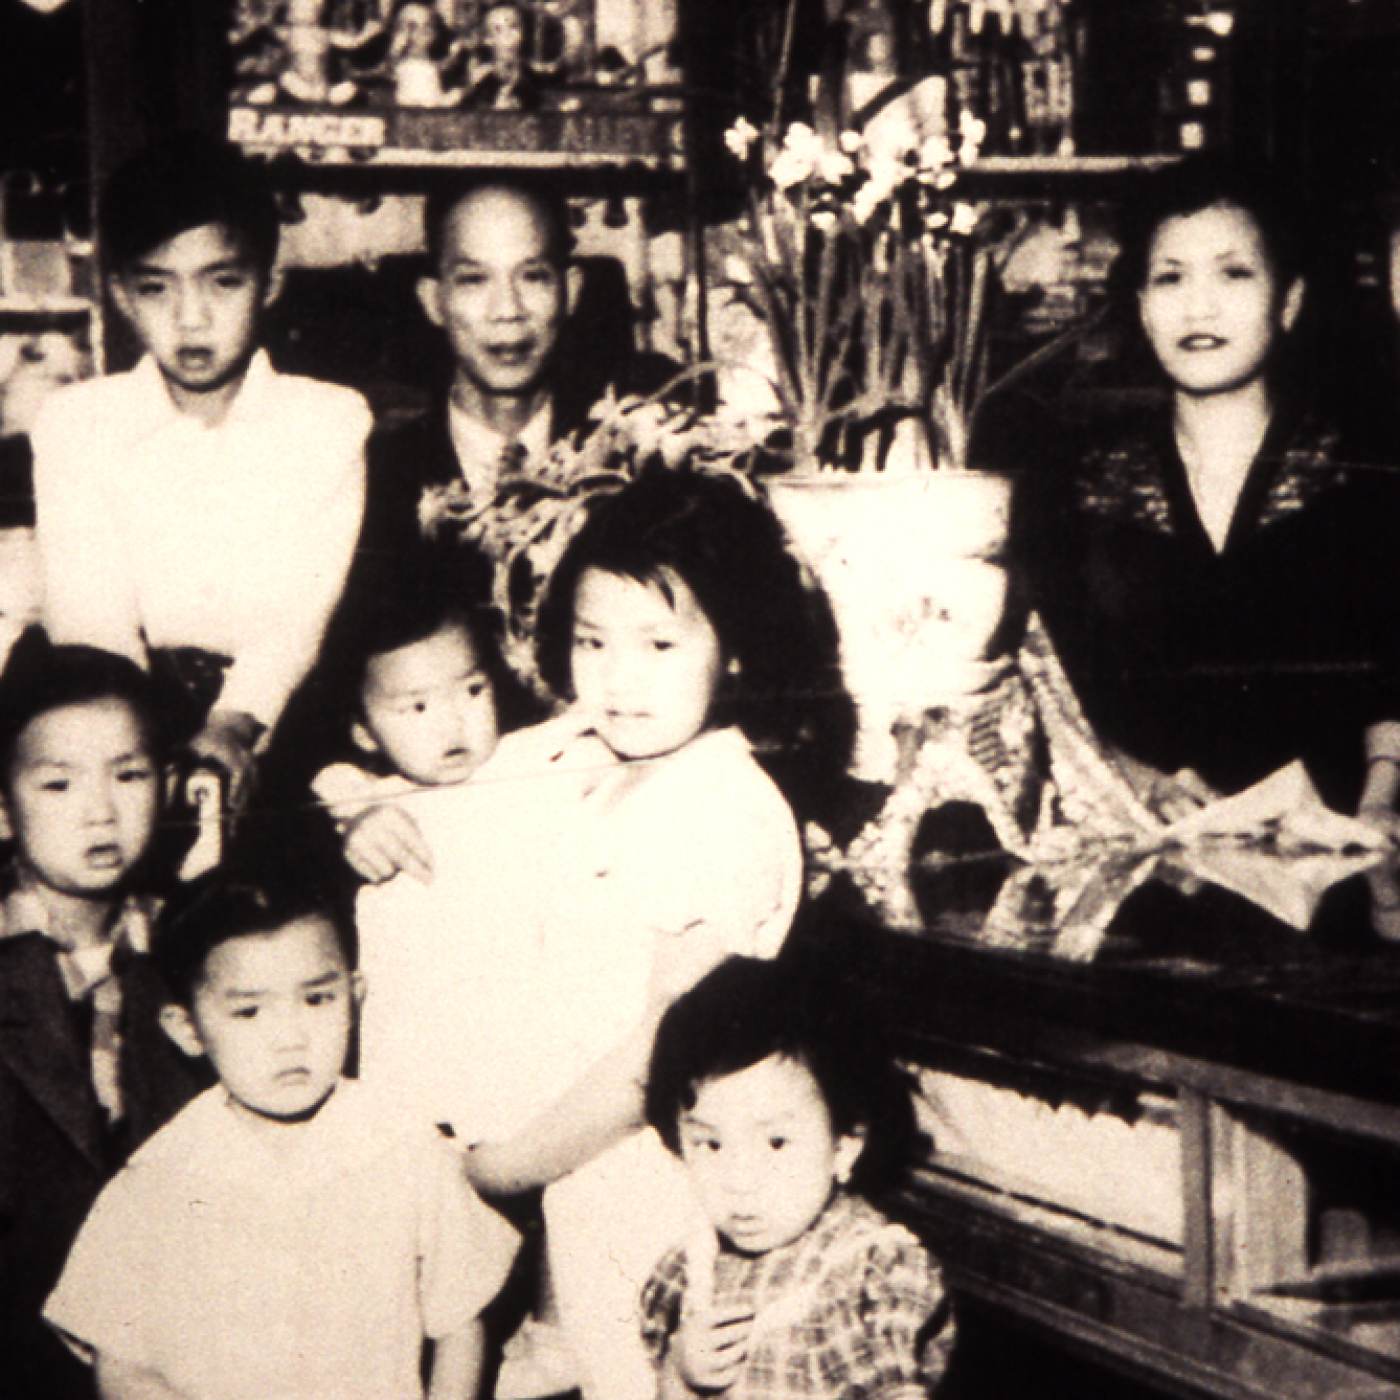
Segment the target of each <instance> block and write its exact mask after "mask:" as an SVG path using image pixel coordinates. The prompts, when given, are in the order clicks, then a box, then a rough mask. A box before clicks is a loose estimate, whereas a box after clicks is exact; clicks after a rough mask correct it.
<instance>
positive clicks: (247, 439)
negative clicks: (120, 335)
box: [33, 138, 370, 804]
mask: <svg viewBox="0 0 1400 1400" xmlns="http://www.w3.org/2000/svg"><path fill="white" fill-rule="evenodd" d="M99 236H100V238H101V241H102V245H103V248H104V251H105V253H106V255H107V260H108V265H109V266H110V267H111V269H112V272H111V275H110V281H109V287H110V290H111V293H112V297H113V299H114V301H115V302H116V305H117V308H118V310H119V311H120V312H121V314H122V316H123V318H124V319H125V320H126V321H127V322H128V324H129V325H130V327H131V329H132V330H133V332H134V333H135V335H136V338H137V339H138V340H139V341H140V343H141V345H142V347H143V349H144V350H145V352H146V354H145V356H144V358H143V359H142V360H141V362H140V363H139V364H138V365H137V366H136V368H135V369H134V370H132V371H130V372H129V373H125V374H113V375H107V376H104V377H103V378H100V379H95V380H90V381H88V382H86V383H83V384H76V385H73V386H71V387H69V388H67V389H65V390H63V391H61V392H59V393H56V394H54V395H53V396H52V397H51V398H50V400H49V401H48V402H47V403H46V404H45V405H44V408H43V410H42V412H41V413H40V415H39V418H38V421H37V422H36V424H35V427H34V432H33V441H34V454H35V463H34V490H35V502H36V511H37V531H38V545H39V554H40V560H41V565H42V572H43V576H44V588H45V603H44V619H45V623H46V625H47V627H48V629H49V631H50V633H51V634H52V635H53V636H54V638H55V640H58V641H65V642H84V643H88V644H90V645H94V646H100V647H104V648H106V649H107V650H109V651H116V652H121V653H124V654H126V655H129V656H132V657H134V658H135V659H136V660H138V661H141V662H143V663H145V662H147V660H148V653H160V654H162V655H163V656H164V657H165V658H166V659H167V661H168V662H169V663H170V664H169V666H168V667H167V668H166V669H169V670H171V671H172V672H173V673H174V676H175V678H176V680H177V681H178V682H179V685H178V686H177V690H179V691H180V692H182V693H183V694H184V698H185V700H186V702H187V704H186V708H187V710H188V714H189V722H188V729H189V732H190V733H191V734H192V735H193V738H192V740H191V747H192V749H193V751H194V753H195V755H196V756H197V757H200V758H203V759H205V760H207V761H209V762H212V763H214V764H216V765H217V766H219V767H221V768H222V769H224V770H225V772H226V773H227V774H228V776H229V778H230V780H231V785H232V789H233V794H232V796H233V800H234V802H235V804H236V803H237V801H238V798H239V797H240V796H241V794H242V793H243V791H245V790H246V779H247V778H248V777H249V775H250V773H251V769H252V765H253V760H254V756H255V754H256V753H258V752H260V741H263V740H264V739H265V738H266V736H267V734H268V731H270V730H271V729H272V727H273V726H274V725H276V723H277V721H278V718H279V717H280V715H281V713H282V709H283V707H284V705H285V704H286V702H287V699H288V697H289V696H290V694H291V692H292V691H293V689H294V688H295V687H296V686H297V684H298V683H299V682H300V681H301V679H302V678H303V677H304V676H305V675H306V673H307V671H308V670H309V668H310V666H311V664H312V662H313V660H314V659H315V657H316V653H317V650H318V648H319V646H320V644H321V639H322V635H323V633H324V631H325V627H326V623H327V620H328V618H329V616H330V613H331V610H332V608H333V607H334V605H335V603H336V601H337V600H338V598H339V596H340V593H341V591H342V589H343V587H344V583H345V577H346V572H347V570H348V568H349V564H350V558H351V554H352V551H353V549H354V544H355V539H356V535H357V532H358V529H359V524H360V517H361V513H362V511H363V507H364V460H363V453H364V440H365V437H366V435H367V433H368V431H369V427H370V415H369V410H368V408H367V406H366V405H365V403H364V401H363V400H362V399H361V398H360V397H359V395H358V394H355V393H354V392H352V391H351V390H349V389H343V388H340V387H337V386H333V385H329V384H322V383H320V382H319V381H316V380H311V379H303V378H297V377H294V376H290V375H284V374H279V373H278V372H277V371H276V370H274V369H273V368H272V365H271V363H270V362H269V361H268V358H267V355H266V353H265V352H263V351H261V350H259V349H258V341H259V330H260V324H261V320H262V315H263V312H264V310H265V308H266V307H267V306H268V305H270V303H271V302H272V300H273V299H274V297H275V296H276V294H277V291H278V286H279V279H278V276H277V273H276V270H275V267H274V262H275V258H276V253H277V239H278V221H277V212H276V206H275V204H274V203H273V200H272V197H271V194H270V192H269V191H268V190H267V189H266V188H265V186H264V184H263V182H262V181H261V180H260V178H259V177H258V175H257V173H256V171H255V169H254V168H253V166H252V165H251V163H250V162H248V161H246V160H245V159H244V158H243V157H242V156H241V155H239V154H238V153H237V152H236V151H235V150H234V149H233V148H232V147H229V146H227V145H224V144H220V143H212V142H208V141H204V140H199V139H195V138H180V139H177V140H174V141H171V142H170V143H169V144H167V145H165V146H161V147H157V148H154V149H152V150H150V151H148V152H146V153H144V154H143V155H141V156H138V157H136V158H135V159H134V160H133V161H131V162H130V163H129V164H128V165H126V166H124V167H122V168H121V169H120V170H118V171H117V172H116V174H115V175H114V176H113V177H112V179H111V181H110V182H109V184H108V186H107V188H106V189H105V191H104V193H103V198H102V202H101V206H100V209H99ZM160 669H161V668H159V667H158V668H157V670H158V671H159V670H160Z"/></svg>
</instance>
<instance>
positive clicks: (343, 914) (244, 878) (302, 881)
mask: <svg viewBox="0 0 1400 1400" xmlns="http://www.w3.org/2000/svg"><path fill="white" fill-rule="evenodd" d="M302 919H323V920H324V921H325V922H326V923H328V924H329V925H330V926H331V928H332V929H333V930H334V931H335V939H336V944H337V946H338V947H339V948H340V951H341V953H342V955H343V956H344V958H345V965H346V967H347V968H353V967H354V966H355V964H356V961H357V957H358V945H357V940H356V936H355V923H354V918H353V916H352V914H351V911H350V905H349V900H348V898H347V896H346V895H345V894H344V893H343V892H341V891H337V890H335V889H333V888H332V887H331V885H330V884H329V883H322V882H321V881H319V880H317V879H315V878H311V877H310V876H309V874H308V872H307V871H306V870H300V871H292V870H290V869H283V868H279V869H278V870H276V871H275V872H274V870H273V869H272V868H271V867H268V868H267V869H263V870H259V871H256V872H255V871H252V870H241V869H238V868H235V867H233V866H218V867H215V869H213V870H211V871H209V872H208V873H207V874H206V875H202V876H200V877H199V878H198V879H197V880H191V881H190V882H189V883H188V884H186V885H182V886H180V887H179V888H178V889H177V890H176V892H175V894H174V895H173V896H172V897H171V899H170V901H169V902H168V903H167V904H166V906H165V908H164V909H163V910H162V911H161V916H160V920H159V922H158V923H157V926H156V931H155V938H154V940H153V943H152V947H151V954H152V957H153V959H154V961H155V964H156V967H157V969H158V970H159V972H160V974H161V976H162V977H163V979H164V981H165V985H166V989H167V991H168V992H169V993H170V995H171V996H172V997H173V998H174V999H175V1000H176V1001H177V1002H179V1003H180V1004H181V1005H182V1006H189V1005H190V1003H191V1001H192V1000H193V998H194V993H195V988H196V987H198V986H199V984H200V982H201V981H202V980H203V978H204V972H205V968H206V966H207V965H208V962H209V957H210V955H211V954H212V953H213V951H214V949H215V948H217V947H219V945H220V944H223V943H228V942H230V941H232V940H233V939H235V938H249V937H255V936H257V935H259V934H268V933H275V932H276V931H277V930H278V929H282V928H286V926H287V925H288V924H292V923H296V922H298V921H299V920H302Z"/></svg>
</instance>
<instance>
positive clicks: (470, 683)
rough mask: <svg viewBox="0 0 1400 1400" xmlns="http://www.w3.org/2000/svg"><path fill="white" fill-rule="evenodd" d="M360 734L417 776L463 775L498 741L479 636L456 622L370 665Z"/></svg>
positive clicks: (444, 779) (440, 780) (447, 779)
mask: <svg viewBox="0 0 1400 1400" xmlns="http://www.w3.org/2000/svg"><path fill="white" fill-rule="evenodd" d="M360 698H361V702H362V705H363V709H364V719H363V721H362V722H361V723H359V724H357V725H356V727H355V738H356V740H357V741H358V742H359V743H360V745H361V746H362V747H364V748H366V749H369V750H373V751H378V752H380V753H382V754H383V755H384V757H385V758H387V759H388V761H389V762H390V763H391V764H392V765H393V766H394V769H395V770H396V771H397V772H399V773H402V774H403V776H404V777H406V778H409V779H411V780H412V781H413V782H415V783H424V784H430V785H433V786H437V785H439V784H445V783H460V782H464V781H465V780H466V779H467V778H470V777H471V775H472V774H473V773H474V772H476V770H477V769H478V768H479V767H480V766H481V764H483V763H484V762H485V761H486V760H487V759H488V758H489V757H490V756H491V752H492V750H493V749H495V747H496V739H497V730H496V697H495V692H494V691H493V689H492V686H491V679H490V677H489V676H488V675H487V674H486V672H485V671H484V670H483V669H482V666H481V662H480V661H479V659H478V658H477V655H476V650H475V648H474V647H473V646H472V641H471V637H470V636H469V635H468V634H467V631H466V629H465V628H464V627H463V626H462V625H461V624H460V623H449V624H448V625H446V626H444V627H441V628H439V629H438V631H436V632H434V633H433V634H432V635H431V636H429V637H425V638H423V639H422V640H421V641H417V642H410V643H409V644H408V645H407V646H403V647H399V648H397V649H396V650H394V651H386V652H381V653H380V654H379V655H378V656H374V657H372V658H371V659H370V662H369V665H368V666H367V667H366V668H365V680H364V685H363V687H362V688H361V692H360Z"/></svg>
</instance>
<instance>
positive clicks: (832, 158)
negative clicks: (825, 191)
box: [818, 150, 856, 185]
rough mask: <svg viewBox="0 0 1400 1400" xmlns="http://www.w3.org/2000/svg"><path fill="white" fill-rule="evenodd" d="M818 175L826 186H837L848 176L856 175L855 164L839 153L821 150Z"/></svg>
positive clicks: (848, 157)
mask: <svg viewBox="0 0 1400 1400" xmlns="http://www.w3.org/2000/svg"><path fill="white" fill-rule="evenodd" d="M818 173H819V174H820V175H821V177H822V179H823V180H825V181H826V183H827V184H828V185H839V184H840V183H841V181H842V180H844V179H845V178H846V177H847V176H848V175H854V174H855V173H856V167H855V162H854V161H852V160H851V158H850V156H848V155H844V154H843V153H842V152H840V151H832V150H823V151H822V158H821V163H820V165H819V166H818Z"/></svg>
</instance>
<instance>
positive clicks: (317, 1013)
mask: <svg viewBox="0 0 1400 1400" xmlns="http://www.w3.org/2000/svg"><path fill="white" fill-rule="evenodd" d="M358 994H359V982H358V979H357V978H356V977H354V976H352V974H351V973H350V972H349V970H348V969H347V968H346V965H345V957H344V954H342V952H341V951H340V945H339V943H338V941H337V940H336V936H335V930H334V929H333V928H332V927H331V925H330V924H329V922H327V921H326V920H325V919H322V918H318V917H308V918H304V919H296V920H294V921H293V922H292V923H289V924H286V925H284V926H283V927H282V928H278V929H272V930H270V931H269V932H267V933H259V934H249V935H246V936H244V937H242V938H231V939H229V940H228V941H227V942H225V943H220V944H219V945H218V946H217V947H215V948H214V949H213V951H212V952H211V953H210V954H209V958H208V961H207V962H206V963H205V967H204V976H203V978H202V979H201V980H200V982H199V983H198V985H197V986H196V987H195V990H194V997H193V1003H192V1006H191V1008H190V1020H191V1024H192V1026H193V1030H194V1032H195V1035H196V1037H197V1041H198V1045H197V1048H199V1049H202V1050H203V1052H204V1053H205V1054H206V1055H208V1056H209V1059H210V1062H211V1063H212V1064H213V1066H214V1069H215V1071H216V1072H217V1074H218V1076H219V1080H220V1082H221V1083H222V1084H223V1086H224V1088H225V1089H227V1090H228V1092H229V1094H230V1096H231V1097H232V1099H233V1101H234V1102H235V1103H236V1104H237V1105H238V1106H239V1107H240V1108H242V1109H244V1110H246V1111H247V1112H249V1113H252V1114H255V1115H257V1116H258V1117H260V1118H273V1119H282V1120H286V1119H294V1118H299V1117H301V1116H302V1115H303V1114H307V1113H310V1112H311V1111H312V1110H314V1109H315V1108H317V1107H318V1106H319V1105H320V1104H321V1103H322V1102H323V1101H324V1100H325V1099H326V1098H327V1096H328V1095H329V1094H330V1092H331V1090H332V1089H333V1088H334V1087H335V1085H336V1082H337V1080H338V1079H339V1078H340V1073H341V1070H342V1069H343V1068H344V1065H345V1054H346V1050H347V1047H348V1046H349V1043H350V1026H351V1022H352V1019H353V1009H354V1003H355V1000H356V998H357V997H358Z"/></svg>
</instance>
